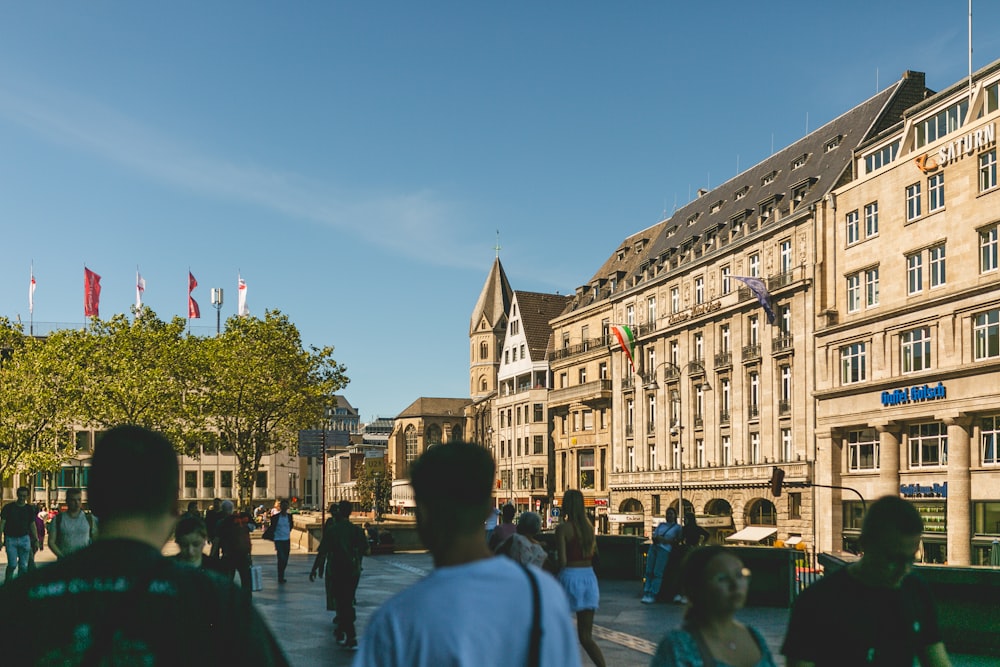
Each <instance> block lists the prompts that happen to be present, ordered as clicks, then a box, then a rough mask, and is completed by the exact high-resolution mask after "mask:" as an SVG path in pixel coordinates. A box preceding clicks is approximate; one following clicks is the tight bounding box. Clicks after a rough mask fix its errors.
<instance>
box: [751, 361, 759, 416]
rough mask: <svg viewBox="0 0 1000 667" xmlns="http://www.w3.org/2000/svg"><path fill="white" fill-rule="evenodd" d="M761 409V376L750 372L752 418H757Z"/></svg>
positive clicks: (755, 372)
mask: <svg viewBox="0 0 1000 667" xmlns="http://www.w3.org/2000/svg"><path fill="white" fill-rule="evenodd" d="M759 409H760V374H759V373H757V371H751V372H750V415H749V417H750V418H755V417H757V412H758V410H759Z"/></svg>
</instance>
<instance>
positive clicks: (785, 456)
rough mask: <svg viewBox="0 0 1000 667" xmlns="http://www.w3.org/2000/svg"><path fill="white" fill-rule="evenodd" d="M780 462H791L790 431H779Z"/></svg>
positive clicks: (788, 429)
mask: <svg viewBox="0 0 1000 667" xmlns="http://www.w3.org/2000/svg"><path fill="white" fill-rule="evenodd" d="M781 460H782V461H791V460H792V429H790V428H783V429H781Z"/></svg>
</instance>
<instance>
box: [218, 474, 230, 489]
mask: <svg viewBox="0 0 1000 667" xmlns="http://www.w3.org/2000/svg"><path fill="white" fill-rule="evenodd" d="M219 486H220V488H222V489H232V488H233V471H232V470H222V471H220V472H219Z"/></svg>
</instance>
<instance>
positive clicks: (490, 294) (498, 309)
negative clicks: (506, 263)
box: [469, 257, 513, 336]
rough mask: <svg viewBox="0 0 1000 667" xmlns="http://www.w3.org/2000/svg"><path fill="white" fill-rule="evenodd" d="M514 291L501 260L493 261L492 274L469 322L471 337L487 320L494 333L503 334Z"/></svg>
mask: <svg viewBox="0 0 1000 667" xmlns="http://www.w3.org/2000/svg"><path fill="white" fill-rule="evenodd" d="M511 295H513V290H511V288H510V283H509V282H508V281H507V274H506V273H505V272H504V270H503V265H502V264H500V258H499V257H497V258H496V259H495V260H494V261H493V266H492V267H491V268H490V273H489V275H488V276H486V283H485V284H484V285H483V291H482V292H480V293H479V300H478V301H476V307H475V308H474V309H473V310H472V318H471V319H470V322H469V335H470V336H471V335H472V334H474V333H475V332H476V330H477V329H479V323H480V322H481V321H482V320H483V318H486V321H487V322H488V323H489V325H490V328H491V329H493V331H496V332H498V333H501V334H502V330H503V328H504V326H505V325H506V320H507V313H508V311H509V310H510V298H511Z"/></svg>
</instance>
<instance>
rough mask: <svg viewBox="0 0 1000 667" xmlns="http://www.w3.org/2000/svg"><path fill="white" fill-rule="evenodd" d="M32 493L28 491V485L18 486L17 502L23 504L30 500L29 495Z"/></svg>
mask: <svg viewBox="0 0 1000 667" xmlns="http://www.w3.org/2000/svg"><path fill="white" fill-rule="evenodd" d="M30 494H31V492H30V491H28V487H26V486H19V487H17V502H18V503H20V504H22V505H23V504H24V503H26V502H28V496H29V495H30Z"/></svg>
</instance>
